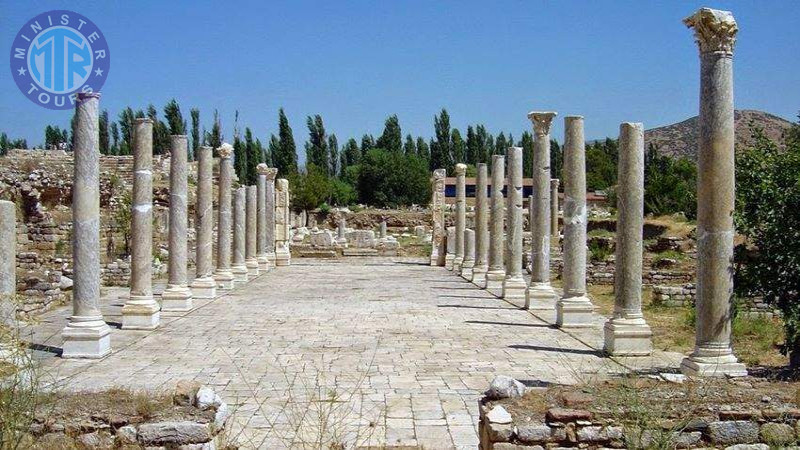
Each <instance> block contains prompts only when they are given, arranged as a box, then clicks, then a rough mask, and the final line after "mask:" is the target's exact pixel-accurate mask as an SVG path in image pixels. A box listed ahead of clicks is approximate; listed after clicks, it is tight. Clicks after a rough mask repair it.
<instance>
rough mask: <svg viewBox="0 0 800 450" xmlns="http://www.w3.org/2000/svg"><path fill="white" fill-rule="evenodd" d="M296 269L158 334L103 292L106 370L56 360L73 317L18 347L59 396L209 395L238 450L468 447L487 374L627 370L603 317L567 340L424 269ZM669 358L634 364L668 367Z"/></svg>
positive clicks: (114, 292) (545, 319)
mask: <svg viewBox="0 0 800 450" xmlns="http://www.w3.org/2000/svg"><path fill="white" fill-rule="evenodd" d="M292 264H293V265H292V266H291V267H282V268H278V269H277V270H273V271H271V272H269V273H266V274H263V275H261V276H259V277H258V278H257V279H255V280H253V281H251V282H250V283H248V284H247V285H246V286H242V287H240V288H237V289H235V290H234V291H233V292H230V293H228V294H227V295H224V296H222V297H218V298H216V299H214V300H210V301H209V300H195V306H196V307H195V309H193V310H192V311H190V312H188V313H165V314H164V316H163V319H162V326H161V327H160V328H159V329H158V330H156V331H152V332H145V331H122V330H120V329H119V328H118V323H119V322H120V308H121V306H122V303H123V300H121V299H120V295H124V293H125V292H126V290H125V289H121V288H119V289H109V290H108V291H107V292H106V295H105V296H104V299H103V305H104V314H106V318H107V320H108V321H109V322H110V323H112V325H114V324H115V323H116V324H117V326H116V327H114V330H113V334H112V346H113V348H114V352H113V353H112V354H111V355H110V356H108V357H106V358H104V359H102V360H99V361H75V360H63V359H61V358H58V357H57V356H56V355H57V353H58V350H59V347H60V345H61V338H60V336H59V333H60V330H61V328H62V327H63V325H64V323H65V321H66V317H67V315H68V314H69V312H70V309H69V308H61V309H59V310H57V311H53V312H51V313H50V314H48V315H46V316H45V317H44V318H43V319H42V321H41V322H40V323H38V324H36V325H32V326H30V327H29V328H28V329H27V330H26V333H27V337H28V338H29V339H30V340H31V341H32V342H35V343H36V344H38V345H37V347H36V348H37V349H38V350H39V351H37V356H38V357H40V358H41V360H42V363H43V365H44V367H45V369H46V371H47V373H48V374H49V375H50V376H51V377H52V379H54V380H55V381H56V383H57V385H58V386H59V387H63V388H65V389H69V390H97V389H104V388H108V387H111V386H123V387H129V388H132V389H165V390H166V389H171V388H172V387H174V385H175V383H176V382H177V381H178V380H181V379H194V380H198V381H200V382H202V383H205V384H208V385H211V386H213V387H214V388H215V389H217V390H218V391H219V392H220V394H221V395H222V396H223V398H224V399H225V400H226V401H227V402H228V403H229V404H230V405H231V406H232V409H233V410H234V416H233V420H234V423H235V426H234V431H233V435H235V436H236V437H237V438H238V440H239V441H240V443H241V444H242V446H243V447H245V448H279V447H285V446H287V445H288V443H289V442H291V441H290V440H289V439H290V435H291V432H290V431H289V430H291V429H293V428H294V427H296V425H297V424H298V423H300V422H303V423H304V424H305V425H304V426H303V427H302V428H303V430H304V432H303V433H302V434H303V436H302V438H303V439H306V440H313V439H314V438H315V436H316V435H333V437H332V439H335V440H337V441H339V442H347V443H350V444H353V443H356V444H358V445H366V444H371V445H388V446H394V445H406V446H417V445H418V446H423V447H425V448H432V449H438V448H454V447H457V448H476V446H477V443H478V438H477V421H478V416H477V409H478V408H477V401H478V399H479V397H480V395H481V392H483V391H484V390H485V389H486V388H487V386H488V384H489V382H490V381H491V379H492V378H493V377H494V376H495V375H498V374H505V375H510V376H513V377H515V378H518V379H520V380H523V381H524V382H525V383H527V384H528V385H530V386H546V385H548V384H550V383H579V382H582V381H587V380H588V379H589V378H591V377H592V376H596V375H599V376H604V375H607V374H611V373H619V372H624V371H625V370H626V369H625V367H624V366H623V365H622V364H625V365H628V364H627V362H626V361H621V362H616V361H612V360H610V359H607V358H602V357H601V356H600V354H599V352H598V351H597V348H598V345H599V344H601V329H600V328H599V326H600V324H601V323H602V318H601V317H598V327H597V328H594V329H590V330H584V331H581V332H580V333H570V334H568V333H565V332H563V331H560V330H558V329H555V328H554V327H553V326H552V322H553V313H552V312H551V311H539V312H534V313H535V314H532V313H530V312H527V311H522V310H520V309H518V307H516V306H515V305H512V304H509V303H507V302H505V301H503V300H500V299H497V298H496V297H494V296H493V295H491V294H490V293H488V292H486V291H482V290H480V289H477V288H476V287H474V285H472V284H471V283H468V282H466V281H464V280H463V279H461V278H459V277H456V276H455V275H454V274H453V273H451V272H448V271H447V270H445V269H444V268H438V267H436V268H433V267H428V266H427V265H425V264H424V263H423V262H422V261H421V260H412V259H402V258H395V259H389V258H382V259H381V258H352V259H348V260H303V259H296V260H294V261H293V262H292ZM161 289H163V287H162V286H160V285H159V286H157V289H156V291H157V292H160V290H161ZM678 358H679V356H678V355H664V354H659V355H657V356H656V357H654V358H647V359H645V360H642V359H639V360H636V362H637V365H639V366H642V365H644V366H650V365H665V366H673V365H675V364H676V362H677V361H678ZM320 423H322V424H326V426H325V428H326V429H327V431H326V432H324V433H323V432H318V430H320V429H322V428H323V426H322V425H319V424H320Z"/></svg>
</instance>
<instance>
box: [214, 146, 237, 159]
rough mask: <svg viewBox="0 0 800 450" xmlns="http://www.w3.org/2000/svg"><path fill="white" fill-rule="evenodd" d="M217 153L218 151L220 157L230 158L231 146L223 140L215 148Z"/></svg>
mask: <svg viewBox="0 0 800 450" xmlns="http://www.w3.org/2000/svg"><path fill="white" fill-rule="evenodd" d="M217 153H219V157H220V158H222V159H225V158H230V157H231V155H232V154H233V146H232V145H231V144H228V143H227V142H224V143H223V144H222V145H220V146H219V148H218V149H217Z"/></svg>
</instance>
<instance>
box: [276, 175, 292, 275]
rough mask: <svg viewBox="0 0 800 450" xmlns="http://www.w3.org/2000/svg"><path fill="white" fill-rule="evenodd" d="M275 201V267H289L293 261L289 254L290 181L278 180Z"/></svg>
mask: <svg viewBox="0 0 800 450" xmlns="http://www.w3.org/2000/svg"><path fill="white" fill-rule="evenodd" d="M275 201H276V207H275V265H276V266H288V265H289V264H291V259H292V255H291V253H290V252H289V237H290V236H289V232H290V229H291V228H290V227H291V224H290V222H289V212H290V210H289V180H287V179H285V178H281V179H279V180H278V183H277V189H276V193H275Z"/></svg>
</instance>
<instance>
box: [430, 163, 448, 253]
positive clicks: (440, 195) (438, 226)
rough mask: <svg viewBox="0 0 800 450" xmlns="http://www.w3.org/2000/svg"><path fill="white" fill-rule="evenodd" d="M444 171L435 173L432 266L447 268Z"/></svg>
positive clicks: (432, 201)
mask: <svg viewBox="0 0 800 450" xmlns="http://www.w3.org/2000/svg"><path fill="white" fill-rule="evenodd" d="M446 174H447V172H446V171H445V170H444V169H436V170H434V171H433V181H432V183H433V187H432V190H433V199H432V200H431V213H432V214H433V230H432V234H431V244H432V245H431V266H445V265H446V261H445V254H446V252H447V251H446V249H445V239H446V234H447V232H446V230H445V226H444V205H445V196H444V195H445V194H444V186H445V176H446Z"/></svg>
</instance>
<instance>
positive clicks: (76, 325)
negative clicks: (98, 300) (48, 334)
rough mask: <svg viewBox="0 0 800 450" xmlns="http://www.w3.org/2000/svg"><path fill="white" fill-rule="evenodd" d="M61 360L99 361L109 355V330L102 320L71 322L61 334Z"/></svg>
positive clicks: (71, 319)
mask: <svg viewBox="0 0 800 450" xmlns="http://www.w3.org/2000/svg"><path fill="white" fill-rule="evenodd" d="M61 336H62V337H63V338H64V344H63V346H62V349H63V350H62V352H61V357H62V358H91V359H99V358H102V357H104V356H106V355H108V354H109V353H111V328H110V327H109V326H108V324H106V323H105V322H103V321H102V320H94V321H89V322H81V321H73V318H72V317H70V323H68V324H67V326H66V327H64V330H63V331H62V332H61Z"/></svg>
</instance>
